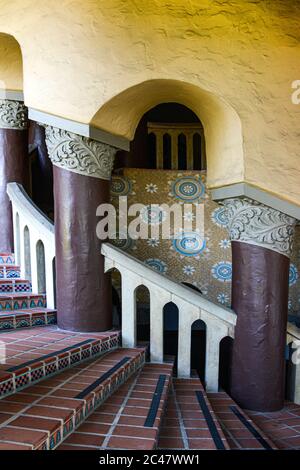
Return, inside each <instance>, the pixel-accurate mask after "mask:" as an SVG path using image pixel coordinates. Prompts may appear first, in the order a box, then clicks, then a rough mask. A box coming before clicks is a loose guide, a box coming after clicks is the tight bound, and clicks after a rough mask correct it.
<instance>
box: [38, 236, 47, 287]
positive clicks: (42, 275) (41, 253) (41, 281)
mask: <svg viewBox="0 0 300 470" xmlns="http://www.w3.org/2000/svg"><path fill="white" fill-rule="evenodd" d="M36 267H37V281H38V293H39V294H45V293H46V268H45V247H44V243H43V242H42V241H41V240H39V241H38V242H37V244H36Z"/></svg>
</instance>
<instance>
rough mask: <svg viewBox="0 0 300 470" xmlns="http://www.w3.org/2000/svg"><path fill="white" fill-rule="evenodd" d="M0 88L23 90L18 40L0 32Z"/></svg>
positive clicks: (21, 61)
mask: <svg viewBox="0 0 300 470" xmlns="http://www.w3.org/2000/svg"><path fill="white" fill-rule="evenodd" d="M0 90H5V91H18V92H21V91H22V90H23V59H22V52H21V47H20V45H19V43H18V41H17V40H16V39H15V38H14V37H13V36H11V35H10V34H6V33H2V32H0Z"/></svg>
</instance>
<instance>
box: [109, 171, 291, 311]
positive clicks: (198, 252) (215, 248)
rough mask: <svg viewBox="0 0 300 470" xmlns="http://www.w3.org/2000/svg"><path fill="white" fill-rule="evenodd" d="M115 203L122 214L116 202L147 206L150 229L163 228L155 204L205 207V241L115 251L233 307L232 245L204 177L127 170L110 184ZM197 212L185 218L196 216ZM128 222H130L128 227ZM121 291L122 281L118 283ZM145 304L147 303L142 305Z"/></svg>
mask: <svg viewBox="0 0 300 470" xmlns="http://www.w3.org/2000/svg"><path fill="white" fill-rule="evenodd" d="M112 188H113V190H112V193H111V196H112V202H113V203H114V205H115V207H116V209H117V212H118V196H127V198H128V200H127V201H128V206H130V205H131V204H134V203H141V204H144V205H145V206H147V209H146V210H145V214H143V215H142V217H144V218H145V220H148V223H149V224H150V225H155V224H158V225H159V224H161V222H162V219H161V217H162V216H161V215H159V214H158V212H157V211H155V210H154V211H150V208H149V206H150V205H151V204H158V205H160V204H163V203H167V204H169V205H172V204H174V203H180V204H184V203H189V204H201V205H202V204H203V206H204V237H203V236H200V235H199V233H197V232H196V231H189V232H187V233H184V235H183V236H182V237H181V238H180V239H179V240H162V239H161V238H160V239H156V238H154V239H148V240H135V241H133V240H114V241H112V242H113V243H114V244H115V245H116V246H118V247H119V248H121V249H124V250H125V251H127V252H128V253H129V254H131V255H132V256H135V257H136V258H138V259H140V260H141V261H144V262H145V263H146V264H147V265H148V266H150V267H152V268H153V269H156V270H158V271H159V272H160V273H162V274H167V275H168V276H170V277H171V278H173V279H174V280H176V281H178V282H186V283H190V284H192V285H194V286H196V287H198V288H199V289H200V290H201V292H202V294H203V295H204V296H206V297H207V298H208V299H210V300H212V301H213V302H217V303H220V304H222V305H224V306H230V304H231V275H232V267H231V244H230V240H229V236H228V232H227V229H226V224H227V221H226V216H225V211H224V209H223V207H221V206H219V205H218V204H217V203H216V202H214V201H213V200H212V198H211V192H210V191H209V190H208V189H207V187H206V172H205V171H201V172H195V171H182V172H179V171H177V170H176V171H173V170H164V171H161V170H146V169H134V168H126V169H124V170H123V175H119V174H118V175H116V176H114V177H113V181H112ZM194 211H195V207H194V208H193V209H192V211H191V213H190V214H186V217H187V218H188V217H190V218H191V219H193V218H194V216H195V212H194ZM130 220H131V219H130V218H129V222H130ZM299 269H300V227H298V228H297V229H296V239H295V243H294V250H293V256H292V259H291V269H290V296H289V311H290V313H294V314H295V313H297V312H298V311H299V310H300V280H299ZM114 283H115V286H116V288H117V289H118V288H119V285H118V278H117V277H116V278H114ZM140 300H143V299H140Z"/></svg>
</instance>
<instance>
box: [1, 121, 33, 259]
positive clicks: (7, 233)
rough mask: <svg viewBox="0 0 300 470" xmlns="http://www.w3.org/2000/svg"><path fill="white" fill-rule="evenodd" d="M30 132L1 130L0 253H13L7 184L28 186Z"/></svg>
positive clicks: (10, 210)
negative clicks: (13, 183) (14, 183)
mask: <svg viewBox="0 0 300 470" xmlns="http://www.w3.org/2000/svg"><path fill="white" fill-rule="evenodd" d="M28 171H29V168H28V132H27V131H26V130H17V129H0V207H1V223H0V252H13V251H14V250H13V223H12V209H11V203H10V200H9V198H8V196H7V194H6V186H7V183H10V182H16V183H20V184H22V185H23V186H24V187H25V189H28V188H27V185H28V175H29V173H28Z"/></svg>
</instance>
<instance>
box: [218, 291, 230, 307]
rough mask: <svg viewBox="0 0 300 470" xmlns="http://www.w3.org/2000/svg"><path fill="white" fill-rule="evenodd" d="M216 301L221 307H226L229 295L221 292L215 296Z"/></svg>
mask: <svg viewBox="0 0 300 470" xmlns="http://www.w3.org/2000/svg"><path fill="white" fill-rule="evenodd" d="M217 301H218V302H219V303H220V304H222V305H228V304H229V301H230V299H229V295H228V294H225V293H224V292H221V293H220V294H218V295H217Z"/></svg>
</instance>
